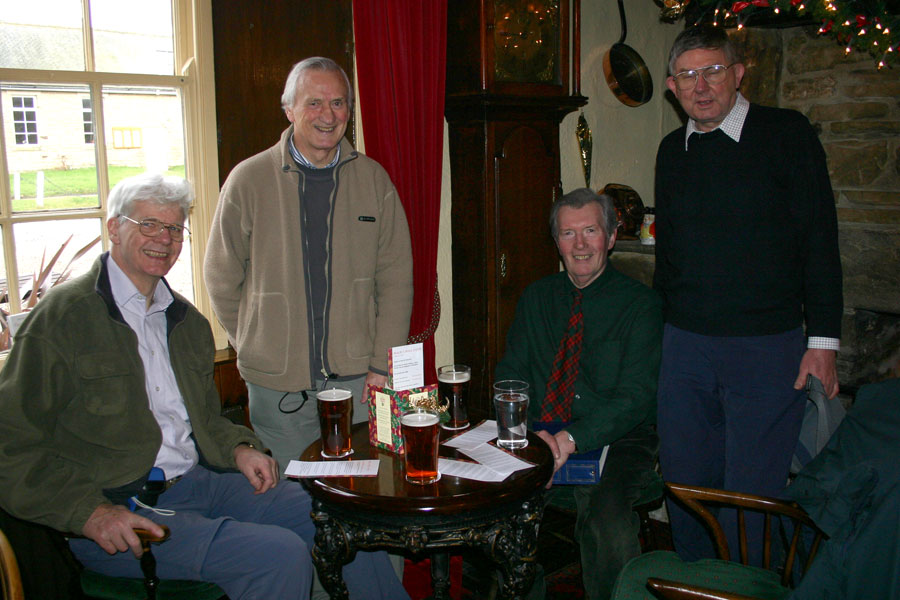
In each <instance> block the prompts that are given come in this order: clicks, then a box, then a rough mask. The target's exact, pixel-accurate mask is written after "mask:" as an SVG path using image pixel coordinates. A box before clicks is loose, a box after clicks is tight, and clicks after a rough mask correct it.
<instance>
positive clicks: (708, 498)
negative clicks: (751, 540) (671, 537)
mask: <svg viewBox="0 0 900 600" xmlns="http://www.w3.org/2000/svg"><path fill="white" fill-rule="evenodd" d="M666 488H668V490H669V492H670V493H671V494H672V495H673V496H674V497H675V498H677V499H678V500H679V501H680V502H681V503H682V504H684V505H685V506H687V507H688V508H690V509H691V510H693V511H694V512H696V513H697V515H698V516H699V517H700V518H701V519H703V521H704V522H705V523H706V525H707V526H708V527H709V528H710V530H711V531H712V535H713V540H714V542H715V545H716V555H717V556H718V558H720V559H722V560H731V553H730V551H729V548H728V542H727V540H726V538H725V534H724V531H723V529H722V526H721V524H720V523H719V521H718V519H717V518H716V516H715V515H714V514H713V513H712V511H710V510H709V509H708V508H707V507H706V505H713V506H717V507H721V506H727V507H730V508H734V509H736V510H737V522H738V544H739V552H740V562H741V564H743V565H747V564H748V562H749V552H748V549H747V523H746V516H745V511H752V512H754V513H762V514H763V516H764V527H765V531H764V533H763V553H762V565H761V566H762V567H763V568H765V569H768V570H772V569H773V560H772V529H773V527H772V525H773V516H776V517H786V518H787V519H789V520H790V522H791V525H792V529H793V532H792V535H791V538H790V544H789V548H788V551H787V555H786V556H785V560H784V563H783V565H782V566H783V571H782V573H781V584H782V585H784V586H786V587H792V586H793V583H794V581H793V570H794V565H795V564H796V562H797V558H798V557H797V555H798V553H799V550H800V548H801V544H802V542H803V539H804V538H803V527H808V528H810V529H811V530H812V531H813V532H814V534H815V535H814V536H813V541H812V544H811V545H810V548H809V554H808V556H807V557H806V560H805V561H804V562H803V569H804V572H806V570H807V569H809V566H810V565H811V564H812V561H813V559H814V558H815V556H816V552H818V549H819V544H820V542H821V541H822V539H823V538H824V534H823V533H822V531H821V530H819V528H818V527H816V525H815V523H813V521H812V519H810V518H809V516H808V515H807V514H806V512H805V511H804V510H803V509H802V508H800V507H799V506H798V505H797V504H796V503H794V502H788V501H784V500H777V499H772V498H765V497H762V496H754V495H752V494H743V493H738V492H729V491H725V490H715V489H710V488H702V487H693V486H685V485H681V484H677V483H666Z"/></svg>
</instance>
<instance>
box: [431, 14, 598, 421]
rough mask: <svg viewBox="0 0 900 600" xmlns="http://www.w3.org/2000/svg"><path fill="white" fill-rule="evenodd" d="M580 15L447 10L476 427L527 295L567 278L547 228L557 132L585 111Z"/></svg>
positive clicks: (460, 342)
mask: <svg viewBox="0 0 900 600" xmlns="http://www.w3.org/2000/svg"><path fill="white" fill-rule="evenodd" d="M578 13H579V5H578V2H577V0H573V2H572V3H571V4H570V2H569V1H568V0H453V1H452V2H449V3H448V18H447V98H446V105H445V106H446V108H445V114H446V117H447V122H448V124H449V133H450V137H449V145H450V173H451V191H452V202H453V208H452V231H453V234H452V235H453V238H452V239H453V332H454V333H453V337H454V360H456V361H458V362H463V363H467V364H470V365H471V367H472V390H471V396H470V398H471V402H470V403H471V408H470V412H471V413H472V417H473V418H485V417H488V416H490V414H491V383H492V381H493V376H494V368H495V366H496V365H497V361H498V360H499V359H500V358H501V357H502V356H503V352H504V349H505V346H506V333H507V331H508V329H509V326H510V324H511V323H512V320H513V317H514V315H515V307H516V302H517V301H518V299H519V296H520V295H521V293H522V291H523V290H524V289H525V287H526V286H527V285H528V284H529V283H531V282H533V281H535V280H537V279H538V278H540V277H543V276H544V275H548V274H551V273H554V272H556V271H558V270H559V259H558V256H557V253H556V247H555V245H554V244H553V241H552V240H551V238H550V234H549V226H548V222H547V217H548V215H549V212H550V206H551V204H552V203H553V202H554V201H555V199H556V198H557V197H559V195H560V194H561V189H560V188H561V184H560V174H559V124H560V121H562V119H563V117H564V116H565V115H566V114H568V113H570V112H572V111H574V110H576V109H577V108H578V107H579V106H583V105H584V104H585V103H586V102H587V99H586V98H584V97H583V96H581V95H580V93H579V87H580V86H579V83H578V82H579V74H578V69H579V64H578V63H579V61H578V54H579V52H580V48H579V37H580V36H579V31H578V22H579V14H578ZM570 32H573V35H570ZM570 41H571V42H572V48H571V52H570ZM570 56H574V57H575V60H574V64H572V62H570V60H569V57H570ZM570 71H571V72H573V73H574V77H573V78H572V79H573V86H572V90H571V91H570V87H569V83H570Z"/></svg>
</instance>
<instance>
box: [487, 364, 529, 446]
mask: <svg viewBox="0 0 900 600" xmlns="http://www.w3.org/2000/svg"><path fill="white" fill-rule="evenodd" d="M528 392H529V390H528V383H527V382H525V381H519V380H516V379H506V380H503V381H497V382H494V412H495V414H496V416H497V445H498V446H500V447H501V448H509V449H511V450H515V449H518V448H524V447H525V446H527V445H528V438H527V427H528V399H529V396H528Z"/></svg>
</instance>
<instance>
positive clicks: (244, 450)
mask: <svg viewBox="0 0 900 600" xmlns="http://www.w3.org/2000/svg"><path fill="white" fill-rule="evenodd" d="M234 462H235V464H236V465H237V468H238V470H239V471H240V472H241V473H243V474H244V477H246V478H247V481H249V482H250V485H252V486H253V489H254V490H255V491H254V492H253V493H254V494H263V493H265V492H267V491H269V490H271V489H272V488H273V487H275V486H276V485H277V484H278V462H276V461H275V459H274V458H272V457H271V456H267V455H265V454H263V453H262V452H260V451H259V450H257V449H256V448H251V447H250V446H247V445H246V444H239V445H238V446H235V448H234Z"/></svg>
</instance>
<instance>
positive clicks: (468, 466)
mask: <svg viewBox="0 0 900 600" xmlns="http://www.w3.org/2000/svg"><path fill="white" fill-rule="evenodd" d="M438 471H440V472H441V476H444V475H449V476H452V477H462V478H463V479H474V480H475V481H487V482H500V481H503V480H504V479H506V478H507V477H508V476H509V475H508V474H507V475H504V474H502V473H498V472H497V471H494V470H493V469H489V468H487V467H486V466H484V465H480V464H478V463H471V462H467V461H464V460H454V459H452V458H439V459H438Z"/></svg>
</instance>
